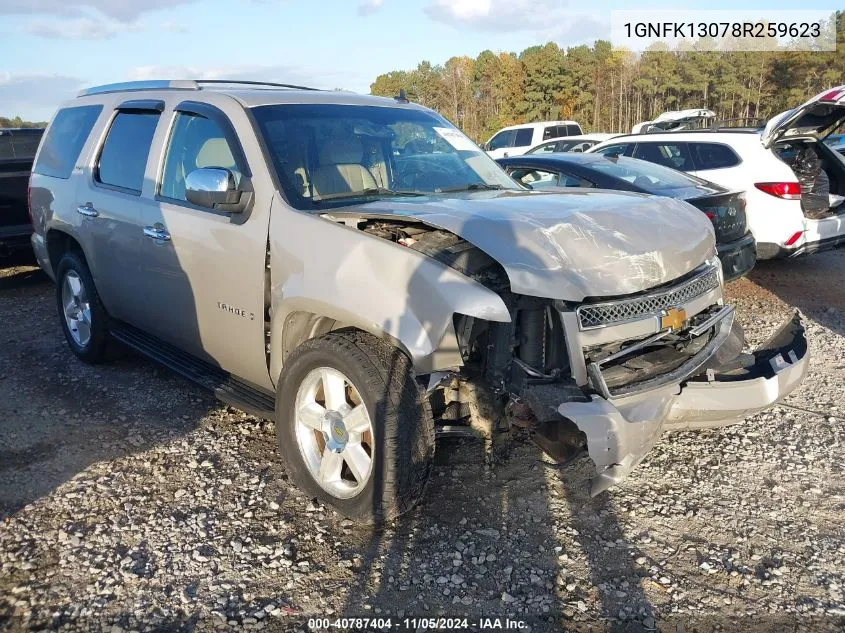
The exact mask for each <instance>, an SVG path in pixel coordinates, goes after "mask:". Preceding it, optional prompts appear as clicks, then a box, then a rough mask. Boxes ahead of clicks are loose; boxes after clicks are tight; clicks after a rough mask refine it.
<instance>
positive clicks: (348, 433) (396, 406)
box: [276, 330, 434, 523]
mask: <svg viewBox="0 0 845 633" xmlns="http://www.w3.org/2000/svg"><path fill="white" fill-rule="evenodd" d="M341 385H342V387H341ZM362 407H363V408H362ZM276 429H277V435H278V440H279V448H280V451H281V454H282V456H283V458H284V460H285V463H286V466H287V469H288V471H289V473H290V476H291V478H292V479H293V481H294V482H295V483H296V484H297V485H298V486H299V487H300V488H301V489H302V490H304V491H306V492H307V493H308V494H310V495H311V496H313V497H316V498H317V499H319V500H320V501H322V502H324V503H326V504H328V505H331V506H332V507H334V508H335V509H336V510H337V511H338V512H339V513H340V514H342V515H344V516H346V517H349V518H352V519H356V520H359V521H363V522H367V523H382V522H385V521H390V520H392V519H394V518H395V517H397V516H399V515H400V514H402V513H403V512H406V511H408V510H409V509H411V508H412V507H413V506H414V505H415V504H416V503H417V501H418V500H419V499H420V497H421V496H422V494H423V491H424V488H425V484H426V481H427V480H428V475H429V472H430V470H431V462H432V458H433V456H434V422H433V420H432V416H431V410H430V407H429V405H428V401H427V399H426V398H424V397H423V394H422V393H421V390H420V388H419V387H418V385H417V383H416V382H415V379H414V375H413V371H412V368H411V362H410V359H409V358H408V357H407V356H406V355H405V354H404V353H402V352H401V351H400V350H398V349H397V348H395V347H394V346H392V345H390V344H388V343H386V342H384V341H382V340H381V339H378V338H376V337H375V336H372V335H370V334H366V333H364V332H359V331H356V330H340V331H337V332H330V333H328V334H326V335H324V336H320V337H317V338H314V339H311V340H309V341H306V342H305V343H303V344H302V345H300V346H299V347H298V348H297V349H296V350H294V351H293V353H292V354H291V355H290V357H289V358H288V359H287V360H286V361H285V366H284V369H283V371H282V375H281V377H280V380H279V386H278V390H277V394H276ZM366 457H368V458H369V461H367V459H366Z"/></svg>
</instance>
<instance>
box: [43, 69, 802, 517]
mask: <svg viewBox="0 0 845 633" xmlns="http://www.w3.org/2000/svg"><path fill="white" fill-rule="evenodd" d="M31 200H32V216H33V222H34V226H35V233H34V235H33V238H32V242H33V246H34V247H35V252H36V254H37V256H38V260H39V262H40V265H41V266H42V267H43V269H44V270H45V271H46V272H47V273H48V274H49V275H50V276H51V277H53V278H54V279H55V281H56V302H57V307H58V313H59V319H60V322H61V325H62V327H63V328H64V333H65V335H66V338H67V342H68V345H69V346H70V348H71V350H72V351H73V352H74V353H75V354H76V355H77V356H78V357H79V358H80V359H82V360H83V361H86V362H91V363H96V362H100V361H103V360H105V359H107V358H109V355H110V351H111V348H112V345H113V343H114V342H115V341H119V342H121V343H122V344H124V345H128V346H130V347H132V348H135V349H137V350H139V351H141V352H143V353H144V354H147V355H149V356H151V357H153V358H154V359H157V360H158V361H160V362H162V363H164V364H165V365H167V366H168V367H170V368H172V369H174V370H175V371H177V372H180V373H181V374H183V375H185V376H187V377H189V378H191V379H192V380H195V381H197V382H198V383H200V384H202V385H204V386H206V387H208V388H210V389H213V390H214V391H215V392H216V393H217V394H218V396H219V397H220V398H221V399H223V400H225V401H228V402H230V403H232V404H234V405H236V406H238V407H240V408H242V409H244V410H247V411H250V412H253V413H255V414H257V415H261V416H265V417H267V418H273V419H275V422H276V429H277V433H278V439H279V449H280V452H281V454H282V457H283V458H284V462H285V464H286V468H287V469H288V471H289V473H290V474H291V476H292V477H293V479H294V480H295V481H296V482H297V483H298V485H299V486H300V487H301V488H303V489H304V490H306V491H308V492H309V493H311V494H312V495H314V496H316V497H319V498H320V499H322V500H323V501H326V502H328V503H330V504H332V505H333V506H334V507H335V508H337V509H338V511H340V512H341V513H343V514H345V515H347V516H350V517H356V518H361V519H365V520H372V521H380V520H388V519H390V518H392V517H395V516H396V515H398V514H400V513H401V512H403V511H404V510H407V509H408V508H409V507H411V506H412V505H413V504H414V502H416V501H417V500H418V499H419V497H420V495H421V494H422V492H423V488H424V484H425V482H426V479H427V476H428V473H429V470H430V464H431V460H432V456H433V453H434V437H435V429H436V428H438V426H439V425H447V426H450V427H456V426H460V425H465V426H467V427H471V428H476V429H486V431H487V432H488V433H490V432H493V431H496V430H500V429H502V428H503V427H506V426H507V425H509V424H515V425H519V426H521V427H528V428H530V429H531V430H532V431H533V433H535V435H536V437H537V439H538V443H540V444H541V445H542V446H544V447H545V448H546V449H547V450H548V451H549V452H550V454H552V455H554V456H556V457H557V458H559V459H560V460H566V459H568V458H570V457H572V456H574V455H577V454H579V453H580V452H582V451H584V450H586V451H587V452H588V454H589V456H590V457H591V458H592V461H593V462H595V466H596V471H597V475H596V478H595V479H594V481H593V492H594V493H598V492H600V491H602V490H603V489H605V488H606V487H607V486H609V485H611V484H612V483H614V482H618V481H620V480H621V479H623V478H624V477H625V476H626V475H627V474H628V473H629V472H630V471H631V469H632V468H634V467H635V466H636V465H637V464H638V463H639V462H640V461H641V460H642V459H643V457H644V455H645V454H646V453H647V452H648V451H649V449H650V448H651V447H652V445H653V444H654V443H655V442H656V441H657V440H658V438H659V437H660V435H661V432H662V431H664V430H666V429H668V428H679V427H706V426H719V425H724V424H730V423H732V422H737V421H740V420H742V419H743V417H745V416H747V415H749V414H751V413H753V412H755V411H759V410H760V409H763V408H765V407H767V406H769V405H771V404H772V403H773V402H775V401H776V400H777V399H778V398H781V397H783V396H784V395H786V394H788V393H789V392H791V391H792V390H793V389H794V388H795V387H796V386H797V385H798V384H799V383H800V382H801V380H802V378H803V376H804V374H805V371H806V368H807V362H808V357H807V345H806V340H805V339H804V333H803V328H802V326H801V323H800V320H799V318H798V316H797V315H796V316H795V317H794V318H792V319H791V320H790V321H789V322H787V323H786V324H784V326H783V327H782V328H781V329H780V330H779V331H778V332H777V333H776V334H775V335H774V337H773V338H772V339H771V341H770V342H769V343H768V344H767V345H764V346H763V348H761V349H759V350H757V351H755V352H754V353H753V354H748V353H743V352H742V350H743V337H742V332H741V331H740V329H739V328H738V326H737V324H735V323H734V310H733V307H731V306H729V305H725V304H724V302H723V300H722V278H721V268H720V266H719V262H718V260H717V258H716V255H715V253H716V251H715V246H714V235H713V229H712V226H711V225H710V223H709V221H708V220H707V218H706V217H704V216H703V215H702V214H701V213H700V212H699V211H698V210H697V209H695V208H693V207H691V206H689V205H687V204H686V203H684V202H680V201H676V200H673V199H670V198H658V197H651V196H646V195H640V194H629V193H621V192H601V191H583V190H577V191H573V192H571V193H554V194H548V193H543V192H539V191H528V190H525V189H523V188H522V187H520V186H519V185H517V184H516V183H514V182H513V181H512V180H511V179H510V178H508V176H507V175H506V174H505V173H504V172H503V171H502V170H501V169H500V168H499V167H498V166H497V165H496V163H495V162H493V160H492V159H490V158H489V157H488V156H487V155H486V154H485V153H484V152H483V151H481V150H480V149H479V148H478V147H477V146H476V145H475V144H474V143H473V142H472V141H470V140H469V139H468V138H467V137H466V136H464V135H463V134H462V133H461V132H460V131H459V130H457V129H455V128H454V127H453V126H452V125H451V124H450V123H449V122H448V121H446V120H445V119H444V118H443V117H441V116H440V115H438V114H436V113H435V112H432V111H431V110H428V109H426V108H423V107H420V106H418V105H415V104H412V103H408V102H407V101H406V100H405V99H404V98H403V97H398V98H396V99H387V98H376V97H369V96H359V95H354V94H349V93H340V92H324V91H316V90H309V89H303V88H300V87H296V86H281V85H268V84H261V85H254V84H248V83H244V82H210V81H154V82H140V83H131V84H119V85H110V86H103V87H99V88H92V89H89V90H85V91H83V92H82V93H81V94H80V96H79V97H78V98H76V99H74V100H72V101H70V102H68V103H66V104H65V105H63V106H62V107H61V109H60V110H59V111H58V113H57V114H56V116H55V118H54V119H53V121H52V123H51V124H50V127H49V128H48V130H47V133H46V135H45V137H44V139H43V141H42V143H41V147H40V149H39V152H38V156H37V158H36V161H35V166H34V169H33V175H32V180H31ZM667 441H668V440H667Z"/></svg>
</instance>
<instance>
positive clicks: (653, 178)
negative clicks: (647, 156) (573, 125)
mask: <svg viewBox="0 0 845 633" xmlns="http://www.w3.org/2000/svg"><path fill="white" fill-rule="evenodd" d="M590 168H591V169H595V170H596V171H598V172H602V173H605V174H607V175H608V176H613V177H614V178H621V179H622V180H625V181H627V182H630V183H631V184H632V185H636V186H637V187H642V188H643V189H645V190H646V191H648V192H649V193H660V192H662V191H666V190H667V189H680V188H684V187H701V186H704V185H707V184H708V183H707V181H705V180H701V179H700V178H695V177H694V176H690V175H688V174H684V173H682V172H680V171H675V170H674V169H670V168H668V167H664V166H663V165H655V164H654V163H650V162H648V161H645V160H639V159H637V158H628V157H627V156H619V157H605V159H604V160H598V161H596V162H594V163H590Z"/></svg>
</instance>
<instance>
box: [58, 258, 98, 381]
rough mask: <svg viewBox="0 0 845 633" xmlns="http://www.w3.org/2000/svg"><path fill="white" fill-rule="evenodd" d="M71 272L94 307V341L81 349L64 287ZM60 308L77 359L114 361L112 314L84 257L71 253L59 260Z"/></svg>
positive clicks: (91, 338)
mask: <svg viewBox="0 0 845 633" xmlns="http://www.w3.org/2000/svg"><path fill="white" fill-rule="evenodd" d="M70 272H73V273H76V275H77V276H78V277H79V279H80V281H81V282H82V285H83V286H84V287H85V292H86V294H87V298H88V305H89V306H90V314H91V323H90V328H91V334H90V339H89V340H88V341H87V343H86V344H84V345H80V344H79V343H78V342H77V341H76V340H75V339H74V337H73V334H71V331H70V328H69V327H68V323H67V319H65V310H64V303H63V301H62V287H63V285H64V283H65V279H66V277H67V275H68V273H70ZM56 305H57V307H58V310H59V322H60V323H61V324H62V331H63V332H64V333H65V339H66V340H67V343H68V345H69V346H70V349H71V351H72V352H73V353H74V354H75V355H76V357H77V358H79V359H80V360H82V361H84V362H86V363H90V364H92V365H93V364H97V363H102V362H104V361H106V360H109V359H110V358H111V354H110V343H111V341H110V337H109V332H108V314H107V313H106V309H105V308H104V307H103V304H102V302H101V301H100V295H99V294H97V288H96V286H95V285H94V278H93V277H92V276H91V271H90V270H88V264H86V263H85V258H84V257H83V256H82V255H81V254H80V253H77V252H74V251H68V252H67V253H65V254H64V255H63V256H62V258H61V259H60V260H59V265H58V266H57V267H56Z"/></svg>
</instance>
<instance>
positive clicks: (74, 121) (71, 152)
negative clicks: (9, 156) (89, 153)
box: [33, 105, 103, 178]
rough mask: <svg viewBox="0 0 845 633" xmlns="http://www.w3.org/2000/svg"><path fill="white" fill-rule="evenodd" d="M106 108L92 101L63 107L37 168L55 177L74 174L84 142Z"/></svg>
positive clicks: (42, 151) (35, 169) (37, 172)
mask: <svg viewBox="0 0 845 633" xmlns="http://www.w3.org/2000/svg"><path fill="white" fill-rule="evenodd" d="M102 111H103V106H99V105H88V106H77V107H75V108H63V109H62V110H59V112H58V113H57V114H56V118H55V119H53V123H52V124H51V125H50V129H49V130H48V131H47V136H46V137H45V138H44V143H43V144H42V147H41V152H40V153H39V154H38V162H36V163H35V167H33V171H34V172H35V173H36V174H41V175H43V176H52V177H53V178H70V173H71V172H72V171H73V165H74V163H76V159H77V158H79V152H81V151H82V146H83V145H85V141H86V140H88V135H89V134H91V129H92V128H93V127H94V123H96V121H97V117H98V116H100V112H102Z"/></svg>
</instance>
